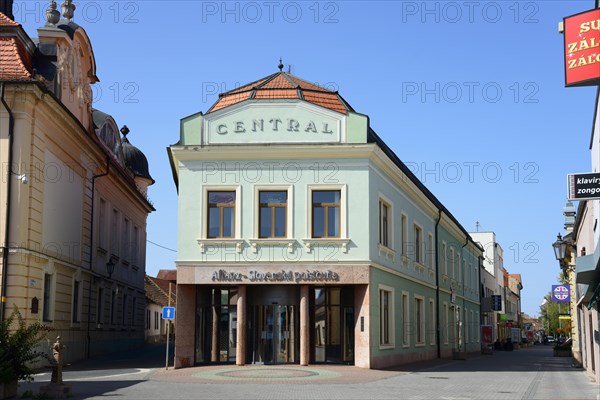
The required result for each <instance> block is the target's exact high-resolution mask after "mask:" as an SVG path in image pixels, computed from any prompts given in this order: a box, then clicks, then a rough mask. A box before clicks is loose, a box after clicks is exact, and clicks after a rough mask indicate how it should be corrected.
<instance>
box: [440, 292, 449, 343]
mask: <svg viewBox="0 0 600 400" xmlns="http://www.w3.org/2000/svg"><path fill="white" fill-rule="evenodd" d="M449 317H450V314H449V311H448V303H447V302H444V315H443V318H444V324H443V326H442V332H443V336H444V344H448V343H449V336H450V335H449V331H448V328H449V326H448V323H449Z"/></svg>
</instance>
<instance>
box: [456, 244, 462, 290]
mask: <svg viewBox="0 0 600 400" xmlns="http://www.w3.org/2000/svg"><path fill="white" fill-rule="evenodd" d="M456 261H457V263H456V264H457V269H458V273H457V275H458V276H457V279H456V280H457V281H458V282H459V283H461V282H462V269H463V264H462V256H461V254H460V251H457V252H456Z"/></svg>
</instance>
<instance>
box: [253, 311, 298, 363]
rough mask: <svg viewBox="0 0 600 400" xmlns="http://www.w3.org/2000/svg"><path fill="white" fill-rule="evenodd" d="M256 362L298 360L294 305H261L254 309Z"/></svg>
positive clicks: (288, 361)
mask: <svg viewBox="0 0 600 400" xmlns="http://www.w3.org/2000/svg"><path fill="white" fill-rule="evenodd" d="M254 327H255V329H254V330H255V332H254V337H255V345H254V362H255V363H259V364H286V363H293V362H295V360H296V354H295V353H296V352H295V348H296V344H297V333H296V327H297V324H296V315H295V307H294V306H282V305H277V304H274V305H268V306H265V305H261V306H255V309H254Z"/></svg>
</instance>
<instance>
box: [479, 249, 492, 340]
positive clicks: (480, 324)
mask: <svg viewBox="0 0 600 400" xmlns="http://www.w3.org/2000/svg"><path fill="white" fill-rule="evenodd" d="M477 260H478V261H479V263H478V264H479V265H478V268H477V291H478V292H479V309H480V310H481V300H482V299H483V297H482V296H483V295H484V294H483V293H482V291H481V289H482V287H481V268H483V256H479V257H477ZM488 316H489V313H488ZM488 319H491V318H488ZM482 325H483V311H482V312H480V314H479V343H480V344H482V343H481V339H482V338H481V336H482V335H481V333H482V332H481V326H482ZM493 333H494V330H493V328H492V340H494V337H493Z"/></svg>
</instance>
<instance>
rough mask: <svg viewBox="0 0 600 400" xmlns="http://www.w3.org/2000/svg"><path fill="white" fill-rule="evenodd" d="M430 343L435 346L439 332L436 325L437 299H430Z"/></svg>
mask: <svg viewBox="0 0 600 400" xmlns="http://www.w3.org/2000/svg"><path fill="white" fill-rule="evenodd" d="M428 321H429V344H430V345H431V346H435V345H436V342H435V336H436V333H437V329H436V325H435V300H433V299H429V318H428Z"/></svg>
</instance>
